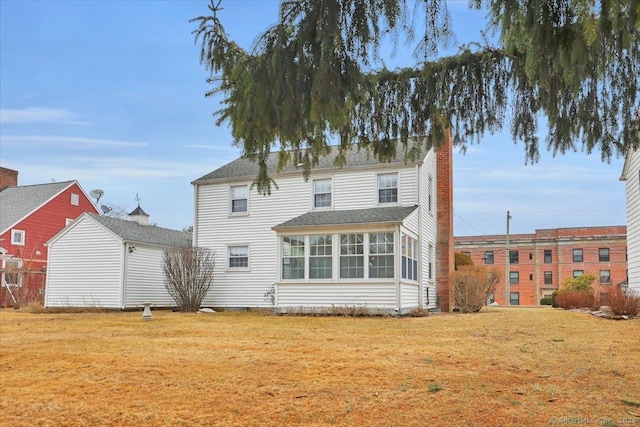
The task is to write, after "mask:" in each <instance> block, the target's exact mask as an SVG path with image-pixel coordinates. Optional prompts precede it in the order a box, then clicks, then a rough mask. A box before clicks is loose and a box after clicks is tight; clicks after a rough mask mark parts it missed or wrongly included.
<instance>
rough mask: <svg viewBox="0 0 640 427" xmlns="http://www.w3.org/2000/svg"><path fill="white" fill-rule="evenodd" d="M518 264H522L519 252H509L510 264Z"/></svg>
mask: <svg viewBox="0 0 640 427" xmlns="http://www.w3.org/2000/svg"><path fill="white" fill-rule="evenodd" d="M518 262H520V255H519V254H518V251H509V264H518Z"/></svg>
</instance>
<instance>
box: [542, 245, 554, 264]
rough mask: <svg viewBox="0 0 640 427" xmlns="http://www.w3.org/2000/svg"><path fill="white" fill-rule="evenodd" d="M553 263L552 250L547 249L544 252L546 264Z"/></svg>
mask: <svg viewBox="0 0 640 427" xmlns="http://www.w3.org/2000/svg"><path fill="white" fill-rule="evenodd" d="M552 261H553V258H552V255H551V249H545V250H544V262H545V264H549V263H551V262H552Z"/></svg>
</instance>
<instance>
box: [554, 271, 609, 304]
mask: <svg viewBox="0 0 640 427" xmlns="http://www.w3.org/2000/svg"><path fill="white" fill-rule="evenodd" d="M595 280H596V276H595V275H593V274H583V275H582V276H578V277H567V278H566V279H564V281H563V282H562V285H561V287H560V289H559V290H558V291H557V293H556V298H555V302H556V304H557V305H558V306H559V307H562V308H564V309H572V308H590V309H595V308H597V307H598V306H599V305H600V290H599V289H594V287H593V283H594V282H595Z"/></svg>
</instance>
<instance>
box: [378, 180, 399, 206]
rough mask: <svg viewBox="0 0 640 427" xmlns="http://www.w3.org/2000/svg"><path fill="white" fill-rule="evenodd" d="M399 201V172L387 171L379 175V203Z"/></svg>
mask: <svg viewBox="0 0 640 427" xmlns="http://www.w3.org/2000/svg"><path fill="white" fill-rule="evenodd" d="M397 202H398V174H397V173H385V174H379V175H378V203H397Z"/></svg>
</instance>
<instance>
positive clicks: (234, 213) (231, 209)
mask: <svg viewBox="0 0 640 427" xmlns="http://www.w3.org/2000/svg"><path fill="white" fill-rule="evenodd" d="M234 187H245V188H246V190H247V199H246V200H247V210H246V211H240V212H233V200H234V199H233V188H234ZM228 191H229V216H249V210H250V207H249V204H250V203H249V199H250V198H251V190H250V189H249V184H237V185H229V189H228ZM237 200H242V199H237Z"/></svg>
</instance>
